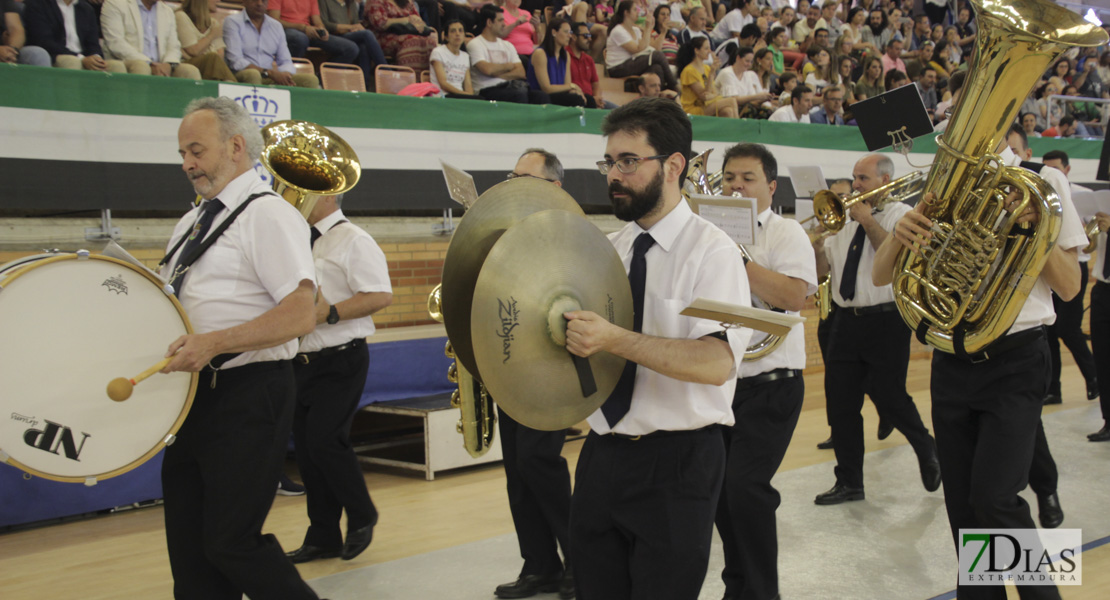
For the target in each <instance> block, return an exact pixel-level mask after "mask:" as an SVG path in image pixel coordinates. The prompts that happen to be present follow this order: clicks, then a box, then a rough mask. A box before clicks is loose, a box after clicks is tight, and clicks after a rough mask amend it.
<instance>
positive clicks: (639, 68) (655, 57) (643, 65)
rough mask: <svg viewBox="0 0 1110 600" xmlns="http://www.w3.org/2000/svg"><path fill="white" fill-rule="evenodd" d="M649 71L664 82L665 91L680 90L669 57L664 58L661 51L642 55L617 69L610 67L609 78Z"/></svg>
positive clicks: (618, 66) (623, 63)
mask: <svg viewBox="0 0 1110 600" xmlns="http://www.w3.org/2000/svg"><path fill="white" fill-rule="evenodd" d="M648 71H650V72H652V73H655V74H656V75H658V76H659V81H661V82H663V88H664V89H668V90H678V80H677V79H675V76H674V71H671V67H670V63H668V62H667V57H666V56H663V53H662V52H660V51H659V50H656V51H654V52H652V53H651V54H641V55H639V56H636V57H635V58H630V59H628V60H626V61H624V62H622V63H621V64H619V65H617V66H615V67H609V76H610V77H631V76H633V75H643V74H644V73H647V72H648Z"/></svg>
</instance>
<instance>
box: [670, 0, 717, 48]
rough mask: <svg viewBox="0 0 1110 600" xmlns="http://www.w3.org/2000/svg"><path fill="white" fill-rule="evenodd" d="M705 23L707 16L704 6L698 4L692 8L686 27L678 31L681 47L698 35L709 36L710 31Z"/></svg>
mask: <svg viewBox="0 0 1110 600" xmlns="http://www.w3.org/2000/svg"><path fill="white" fill-rule="evenodd" d="M705 23H706V17H705V7H704V6H698V7H696V8H692V9H690V18H689V19H687V21H686V28H685V29H683V30H682V31H680V32H679V33H678V45H679V47H680V48H681V47H682V45H683V44H685V43H686V42H689V41H690V40H692V39H694V38H696V37H703V38H708V37H709V32H708V31H706V29H705ZM710 41H712V40H710Z"/></svg>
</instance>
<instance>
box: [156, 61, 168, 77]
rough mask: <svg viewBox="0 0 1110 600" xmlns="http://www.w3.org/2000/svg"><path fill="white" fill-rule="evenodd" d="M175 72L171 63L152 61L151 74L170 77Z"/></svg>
mask: <svg viewBox="0 0 1110 600" xmlns="http://www.w3.org/2000/svg"><path fill="white" fill-rule="evenodd" d="M172 73H173V69H172V68H170V65H169V63H162V62H154V63H150V74H151V75H157V76H158V77H169V76H170V75H171V74H172Z"/></svg>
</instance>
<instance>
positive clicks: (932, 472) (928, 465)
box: [918, 453, 940, 492]
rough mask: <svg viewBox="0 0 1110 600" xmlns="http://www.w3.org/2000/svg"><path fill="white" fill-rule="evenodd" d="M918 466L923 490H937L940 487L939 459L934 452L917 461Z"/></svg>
mask: <svg viewBox="0 0 1110 600" xmlns="http://www.w3.org/2000/svg"><path fill="white" fill-rule="evenodd" d="M918 466H919V467H921V483H922V484H923V485H924V486H925V491H927V492H935V491H937V489H938V488H940V460H939V459H937V455H936V454H935V453H934V454H933V455H932V456H930V457H928V458H926V459H925V460H922V461H918Z"/></svg>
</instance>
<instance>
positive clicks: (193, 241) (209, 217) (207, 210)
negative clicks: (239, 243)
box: [173, 198, 224, 298]
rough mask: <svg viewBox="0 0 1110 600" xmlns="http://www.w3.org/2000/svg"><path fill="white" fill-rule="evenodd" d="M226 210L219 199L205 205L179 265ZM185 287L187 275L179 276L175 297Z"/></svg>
mask: <svg viewBox="0 0 1110 600" xmlns="http://www.w3.org/2000/svg"><path fill="white" fill-rule="evenodd" d="M223 208H224V203H223V202H220V200H219V198H213V199H211V200H209V201H208V202H205V203H204V207H203V208H201V212H200V218H198V219H197V222H196V223H195V224H193V233H192V234H190V235H189V239H188V241H186V242H185V247H184V248H182V249H181V254H178V255H177V256H178V259H177V261H178V263H180V262H182V261H184V260H185V258H186V257H188V256H189V255H191V254H192V253H193V252H194V251H195V250H196V247H197V246H199V245H200V243H201V242H203V241H204V236H206V235H208V230H209V229H211V228H212V221H214V220H215V219H216V213H218V212H220V211H221V210H223ZM184 287H185V274H184V273H182V274H181V275H179V276H177V277H176V278H175V279H174V280H173V295H174V296H177V297H178V298H180V297H181V290H182V289H183V288H184Z"/></svg>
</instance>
